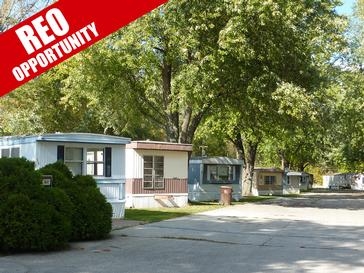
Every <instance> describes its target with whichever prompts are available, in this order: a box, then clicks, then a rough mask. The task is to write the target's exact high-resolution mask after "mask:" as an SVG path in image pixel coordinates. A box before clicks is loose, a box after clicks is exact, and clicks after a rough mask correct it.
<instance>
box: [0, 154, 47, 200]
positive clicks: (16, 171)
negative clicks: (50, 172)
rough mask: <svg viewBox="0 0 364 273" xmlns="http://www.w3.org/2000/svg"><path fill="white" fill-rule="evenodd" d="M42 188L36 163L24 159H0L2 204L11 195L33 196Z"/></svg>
mask: <svg viewBox="0 0 364 273" xmlns="http://www.w3.org/2000/svg"><path fill="white" fill-rule="evenodd" d="M40 188H41V179H40V175H39V174H38V173H36V172H35V171H34V163H33V162H31V161H28V160H26V159H24V158H0V202H1V200H3V199H4V198H6V197H7V196H8V195H9V194H10V193H25V194H26V195H28V196H33V195H34V194H36V193H37V192H38V190H39V189H40Z"/></svg>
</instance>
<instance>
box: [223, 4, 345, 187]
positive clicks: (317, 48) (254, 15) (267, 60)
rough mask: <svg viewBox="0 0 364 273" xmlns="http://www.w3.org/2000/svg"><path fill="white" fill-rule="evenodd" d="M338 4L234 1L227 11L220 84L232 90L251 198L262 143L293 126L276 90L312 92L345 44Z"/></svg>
mask: <svg viewBox="0 0 364 273" xmlns="http://www.w3.org/2000/svg"><path fill="white" fill-rule="evenodd" d="M336 5H337V2H336V1H310V2H300V3H296V2H287V1H254V0H251V1H234V2H233V3H230V7H229V8H228V9H227V10H229V11H230V13H229V22H228V23H227V25H226V27H225V28H224V29H223V30H222V31H221V33H220V39H219V45H220V52H221V63H219V65H218V67H219V82H220V84H221V86H222V88H223V89H224V90H226V92H227V94H226V96H225V98H226V105H229V106H228V109H226V107H225V111H226V115H227V116H228V119H229V120H230V122H229V123H227V124H229V127H230V130H227V131H228V132H230V139H231V140H232V141H233V143H234V144H235V145H236V147H237V150H238V151H241V156H242V158H243V159H244V161H245V172H244V176H245V177H244V179H243V184H244V190H243V191H244V193H245V194H254V185H252V181H253V179H252V176H253V170H254V164H255V160H256V154H257V151H258V147H259V145H260V144H261V143H262V142H263V141H264V139H266V138H267V137H268V136H272V135H273V136H274V135H277V134H279V132H280V131H281V130H282V128H284V126H286V125H287V118H286V116H287V115H286V113H285V112H282V111H279V108H280V105H281V102H280V101H278V100H274V99H273V95H274V92H276V90H277V88H278V87H279V86H283V87H287V85H286V83H287V84H289V85H292V86H294V87H297V88H299V89H300V90H303V91H304V92H303V93H305V92H306V93H307V94H308V95H309V94H312V93H313V91H314V90H315V88H317V87H319V84H320V83H321V82H322V81H323V79H324V77H323V76H324V75H323V73H322V71H323V72H327V69H326V67H327V64H328V63H329V60H330V57H331V56H332V54H333V53H334V52H337V50H338V49H339V47H340V46H342V42H341V36H340V34H341V33H342V26H344V24H343V22H342V21H341V18H340V17H339V16H337V15H336V14H335V13H334V12H333V10H334V7H335V6H336ZM324 68H325V69H326V70H324ZM281 99H283V100H285V97H284V96H283V97H281ZM288 125H289V126H292V125H290V124H288ZM295 125H296V126H297V125H299V124H295Z"/></svg>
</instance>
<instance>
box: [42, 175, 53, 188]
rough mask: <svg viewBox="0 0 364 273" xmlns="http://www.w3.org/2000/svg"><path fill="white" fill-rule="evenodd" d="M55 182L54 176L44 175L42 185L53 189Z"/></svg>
mask: <svg viewBox="0 0 364 273" xmlns="http://www.w3.org/2000/svg"><path fill="white" fill-rule="evenodd" d="M52 182H53V176H52V175H42V185H43V186H45V187H51V186H52Z"/></svg>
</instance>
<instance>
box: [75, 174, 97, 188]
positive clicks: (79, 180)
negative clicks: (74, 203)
mask: <svg viewBox="0 0 364 273" xmlns="http://www.w3.org/2000/svg"><path fill="white" fill-rule="evenodd" d="M73 181H74V182H75V183H76V184H77V185H78V186H81V187H92V188H97V184H96V181H95V179H93V177H92V176H89V175H76V176H75V177H74V178H73Z"/></svg>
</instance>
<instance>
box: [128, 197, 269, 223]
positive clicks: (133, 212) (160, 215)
mask: <svg viewBox="0 0 364 273" xmlns="http://www.w3.org/2000/svg"><path fill="white" fill-rule="evenodd" d="M272 198H275V197H274V196H249V197H245V198H243V199H241V200H240V201H234V202H232V205H239V204H243V203H252V202H261V201H264V200H269V199H272ZM222 207H224V206H222V205H219V203H218V202H191V203H189V205H188V206H186V207H183V208H156V209H125V220H136V221H142V222H146V223H152V222H159V221H163V220H168V219H172V218H176V217H182V216H187V215H191V214H195V213H199V212H204V211H208V210H214V209H219V208H222Z"/></svg>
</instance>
